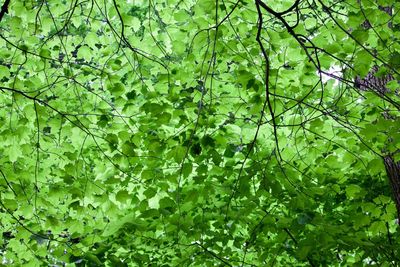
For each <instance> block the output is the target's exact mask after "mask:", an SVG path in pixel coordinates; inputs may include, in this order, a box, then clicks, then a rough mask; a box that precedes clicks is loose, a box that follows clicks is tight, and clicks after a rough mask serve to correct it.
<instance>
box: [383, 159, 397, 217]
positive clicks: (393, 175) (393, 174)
mask: <svg viewBox="0 0 400 267" xmlns="http://www.w3.org/2000/svg"><path fill="white" fill-rule="evenodd" d="M383 159H384V161H385V168H386V173H387V175H388V177H389V182H390V185H391V187H392V192H393V198H394V201H395V203H396V208H397V218H398V219H399V220H400V162H395V161H394V160H393V157H391V156H386V157H384V158H383ZM398 223H399V222H398Z"/></svg>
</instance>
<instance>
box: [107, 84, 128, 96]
mask: <svg viewBox="0 0 400 267" xmlns="http://www.w3.org/2000/svg"><path fill="white" fill-rule="evenodd" d="M107 89H108V90H109V91H110V93H111V94H112V95H113V96H115V97H119V96H121V95H123V94H124V93H125V86H124V85H123V84H122V83H112V84H109V85H108V86H107Z"/></svg>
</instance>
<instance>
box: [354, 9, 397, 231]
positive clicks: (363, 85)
mask: <svg viewBox="0 0 400 267" xmlns="http://www.w3.org/2000/svg"><path fill="white" fill-rule="evenodd" d="M379 9H380V10H382V11H383V12H386V13H387V14H388V15H390V16H392V14H393V10H392V7H391V6H385V7H384V6H379ZM362 26H363V28H364V29H366V30H368V29H370V28H371V27H372V25H371V24H370V22H369V21H368V19H367V20H366V21H364V23H363V24H362ZM388 26H389V28H391V27H392V24H391V22H390V23H389V25H388ZM377 71H378V66H374V67H373V68H372V69H371V71H370V72H369V73H368V75H367V76H366V77H364V78H361V77H359V76H357V77H356V78H355V81H354V84H355V87H357V88H359V89H360V90H363V91H367V90H373V91H375V92H377V93H378V94H379V95H384V94H385V93H387V92H388V91H389V90H388V89H387V88H386V84H387V83H388V82H389V81H391V80H394V77H393V75H391V74H390V73H388V74H387V75H384V76H381V77H376V76H375V74H376V72H377ZM389 138H390V136H389ZM396 153H399V152H396ZM383 160H384V164H385V169H386V174H387V176H388V178H389V183H390V187H391V188H392V193H393V199H394V202H395V204H396V209H397V219H398V221H397V223H398V224H400V161H398V162H396V161H395V160H394V158H393V155H391V154H389V155H385V156H384V157H383Z"/></svg>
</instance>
